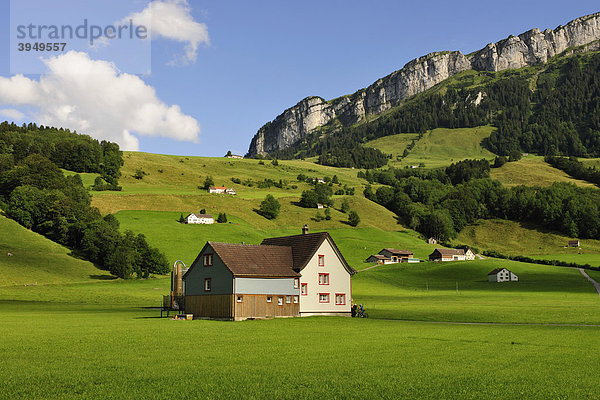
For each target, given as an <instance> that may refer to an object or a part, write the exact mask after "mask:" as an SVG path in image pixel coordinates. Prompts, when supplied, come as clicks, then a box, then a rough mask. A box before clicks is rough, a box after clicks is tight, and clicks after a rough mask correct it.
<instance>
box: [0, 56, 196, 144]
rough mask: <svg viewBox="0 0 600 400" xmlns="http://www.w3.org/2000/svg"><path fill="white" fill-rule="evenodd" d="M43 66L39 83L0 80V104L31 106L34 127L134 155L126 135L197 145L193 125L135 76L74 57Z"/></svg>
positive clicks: (51, 60)
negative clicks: (71, 133)
mask: <svg viewBox="0 0 600 400" xmlns="http://www.w3.org/2000/svg"><path fill="white" fill-rule="evenodd" d="M44 63H45V64H46V67H47V68H48V72H47V73H46V74H44V75H42V76H41V77H40V80H39V81H36V80H32V79H29V78H27V77H25V76H23V75H15V76H12V77H10V78H5V77H0V104H5V105H12V106H31V107H33V108H35V109H36V110H37V113H36V115H33V116H31V117H32V118H33V119H35V120H36V122H38V124H42V125H51V126H57V127H65V128H69V129H76V130H77V131H78V132H80V133H86V134H89V135H90V136H92V137H94V138H97V139H106V140H110V141H113V142H117V143H118V144H119V145H120V146H121V148H122V149H123V150H139V141H138V138H137V137H136V136H134V135H133V134H132V132H135V133H136V134H137V135H141V136H160V137H166V138H170V139H175V140H180V141H191V142H197V141H198V135H199V134H200V126H199V124H198V122H197V121H196V119H194V118H193V117H191V116H189V115H186V114H184V113H183V112H182V111H181V108H180V107H179V106H178V105H171V106H169V105H167V104H165V103H164V102H162V101H161V100H160V99H159V98H158V97H157V95H156V91H155V89H154V88H153V87H152V86H149V85H147V84H146V83H145V82H144V81H143V80H142V79H140V78H139V77H138V76H136V75H130V74H126V73H120V72H119V71H118V69H117V68H116V66H115V65H114V64H113V63H111V62H108V61H102V60H92V59H90V57H89V55H88V54H86V53H82V52H76V51H70V52H68V53H65V54H62V55H59V56H56V57H51V58H49V59H47V60H44ZM4 111H5V113H4V115H6V110H4ZM14 111H17V110H14ZM9 112H10V111H9ZM13 115H17V114H13Z"/></svg>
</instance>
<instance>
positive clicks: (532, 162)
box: [490, 156, 596, 188]
mask: <svg viewBox="0 0 600 400" xmlns="http://www.w3.org/2000/svg"><path fill="white" fill-rule="evenodd" d="M490 176H491V178H492V179H496V180H498V181H500V182H501V183H502V184H503V185H504V186H508V187H511V186H518V185H525V186H542V187H545V186H550V185H552V184H553V183H554V182H569V183H574V184H575V185H577V186H580V187H590V188H595V187H596V185H593V184H591V183H589V182H586V181H582V180H579V179H573V178H571V177H570V176H569V175H567V173H565V172H563V171H561V170H559V169H557V168H554V167H552V166H550V165H549V164H547V163H545V162H544V159H543V157H539V156H527V157H524V158H522V159H521V160H519V161H516V162H510V163H506V164H504V165H503V166H502V167H500V168H492V170H491V172H490Z"/></svg>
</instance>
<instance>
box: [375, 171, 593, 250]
mask: <svg viewBox="0 0 600 400" xmlns="http://www.w3.org/2000/svg"><path fill="white" fill-rule="evenodd" d="M457 164H459V163H457ZM462 164H463V167H460V168H458V169H457V166H456V165H454V166H453V167H449V168H447V169H446V170H437V171H436V170H431V171H423V172H421V173H420V175H418V173H414V174H412V175H411V176H405V175H406V174H407V172H404V171H405V170H387V171H381V172H379V171H376V172H375V171H374V172H370V173H369V178H370V179H371V182H376V183H381V184H384V185H386V186H381V187H379V188H378V189H377V190H376V191H375V192H373V190H372V189H371V187H370V186H367V188H366V189H365V191H364V194H365V196H366V197H367V198H369V199H371V200H373V201H375V202H377V203H379V204H381V205H383V206H385V207H386V208H388V209H389V210H391V211H393V212H394V213H396V214H397V215H398V216H399V217H400V218H401V219H402V221H403V222H404V223H405V224H406V225H407V226H408V227H410V228H412V229H415V230H417V231H419V232H421V233H423V234H424V235H425V236H427V237H429V236H433V237H438V238H440V239H442V240H445V239H449V238H452V237H454V236H455V235H456V234H457V232H459V231H460V230H462V229H463V228H464V227H465V226H466V225H468V224H472V223H474V222H476V221H477V220H478V219H489V218H501V219H510V220H514V221H526V222H532V223H535V224H538V225H541V226H544V227H547V228H549V229H553V230H558V231H560V232H563V233H564V234H566V235H569V236H572V237H581V238H600V192H598V191H597V190H594V189H584V188H578V187H576V186H575V185H572V184H566V183H555V184H553V185H552V186H550V187H547V188H539V187H525V186H517V187H514V188H506V187H503V186H502V185H501V184H500V183H499V182H498V181H495V180H492V179H490V178H489V177H487V176H485V174H483V175H482V173H481V171H482V169H485V168H481V165H483V163H474V162H472V161H466V162H462ZM480 164H481V165H480ZM469 166H471V167H472V168H468V167H469ZM453 170H463V171H468V170H472V172H467V173H466V174H463V173H461V175H460V176H461V178H460V179H458V180H456V181H455V182H456V183H455V184H453V183H452V179H451V178H450V176H448V174H447V172H451V171H453ZM465 177H466V178H465Z"/></svg>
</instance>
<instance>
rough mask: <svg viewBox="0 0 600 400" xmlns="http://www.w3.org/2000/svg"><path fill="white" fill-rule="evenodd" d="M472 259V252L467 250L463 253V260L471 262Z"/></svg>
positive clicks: (473, 256) (473, 257) (473, 254)
mask: <svg viewBox="0 0 600 400" xmlns="http://www.w3.org/2000/svg"><path fill="white" fill-rule="evenodd" d="M474 259H475V253H473V250H471V249H467V251H465V260H468V261H472V260H474Z"/></svg>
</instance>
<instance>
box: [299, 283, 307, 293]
mask: <svg viewBox="0 0 600 400" xmlns="http://www.w3.org/2000/svg"><path fill="white" fill-rule="evenodd" d="M300 294H301V295H302V296H306V295H307V294H308V283H303V284H302V286H301V289H300Z"/></svg>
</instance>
